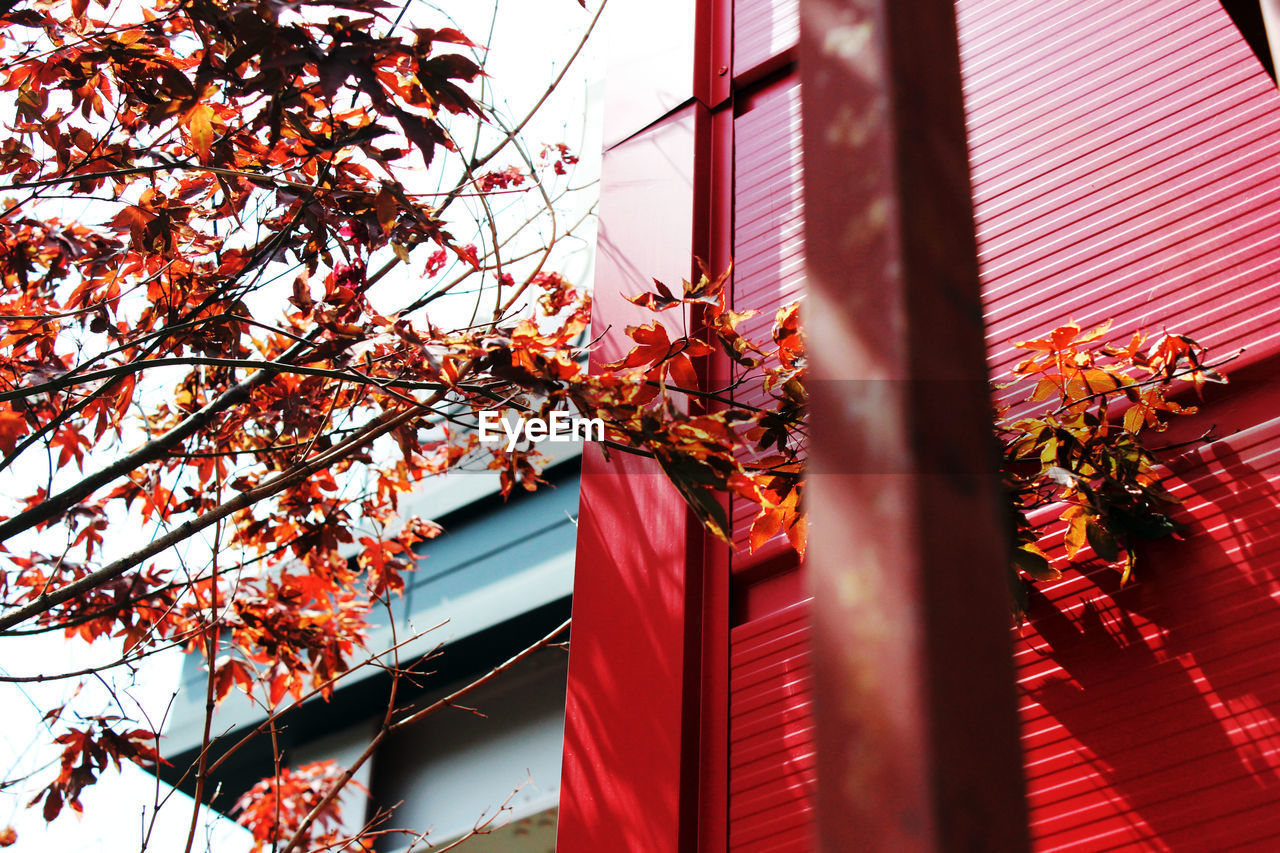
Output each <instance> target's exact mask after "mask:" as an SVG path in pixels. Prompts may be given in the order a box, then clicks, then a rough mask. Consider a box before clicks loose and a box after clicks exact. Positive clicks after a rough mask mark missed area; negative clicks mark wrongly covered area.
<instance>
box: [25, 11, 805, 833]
mask: <svg viewBox="0 0 1280 853" xmlns="http://www.w3.org/2000/svg"><path fill="white" fill-rule="evenodd" d="M406 8H407V7H406ZM406 8H399V7H395V6H393V5H391V4H388V3H386V2H383V0H335V2H333V3H329V4H326V6H323V7H316V6H311V5H307V4H301V3H294V2H278V3H277V2H261V3H256V2H238V0H154V2H146V3H142V4H138V5H130V6H127V7H119V8H118V7H115V6H110V5H105V4H104V5H103V6H102V7H101V8H99V6H96V5H95V6H93V7H92V8H91V6H90V4H89V2H88V0H69V2H38V3H35V4H33V5H31V6H29V7H28V6H22V7H19V6H18V5H17V4H13V3H9V4H5V11H4V13H3V15H2V16H0V38H2V39H3V42H2V44H0V92H4V93H6V96H7V97H9V98H10V99H11V102H12V104H13V109H14V120H13V123H12V128H11V129H9V130H7V131H6V132H5V133H4V135H3V136H2V137H0V179H3V181H4V186H3V193H4V202H3V214H0V229H3V238H4V239H3V243H2V246H3V248H2V249H0V275H3V285H2V286H0V322H3V326H4V334H3V338H0V452H2V453H3V459H0V472H6V473H7V475H8V476H9V477H10V479H11V481H13V482H15V483H22V484H23V485H24V486H28V485H30V486H32V487H31V488H27V489H26V491H25V492H24V493H23V494H20V495H18V496H16V500H15V501H14V502H13V504H12V505H11V506H9V507H8V508H7V509H6V510H5V511H4V512H3V514H2V517H0V549H3V551H2V557H3V560H4V568H5V571H4V575H3V578H2V579H0V599H2V600H3V609H2V612H0V634H6V635H11V636H16V635H20V634H30V633H32V632H51V633H61V634H64V635H66V636H68V637H78V638H80V639H82V640H84V641H86V642H89V643H99V644H101V643H118V644H119V649H120V657H119V659H118V660H117V661H116V662H115V663H114V664H112V665H111V666H107V667H99V666H94V667H90V668H88V669H86V670H84V671H81V672H68V673H41V674H38V675H36V676H20V677H14V676H9V677H8V679H9V680H23V679H24V678H40V679H48V678H63V677H65V678H86V679H88V678H96V677H97V676H98V675H100V674H101V673H102V672H103V671H104V669H106V670H109V669H111V668H112V667H114V666H129V665H132V664H134V663H136V662H137V661H139V660H141V659H142V658H144V657H146V656H148V655H151V654H154V653H156V652H157V651H160V650H163V649H165V648H170V647H173V646H180V647H182V648H185V649H186V650H187V651H189V652H190V653H193V654H199V655H201V656H202V657H203V658H204V660H205V662H206V665H207V668H208V682H207V690H208V698H209V708H210V710H209V714H210V715H211V713H212V707H213V704H214V703H215V702H216V701H218V700H220V699H222V698H224V697H225V696H227V695H228V694H229V693H230V692H231V691H233V690H244V691H246V692H248V693H250V694H252V695H254V696H255V697H256V700H257V701H259V702H260V703H261V704H262V706H263V707H264V708H265V709H267V711H268V713H269V714H271V715H274V714H277V713H279V712H280V711H281V710H282V709H284V708H285V707H288V706H289V705H290V704H294V703H297V702H301V701H303V700H305V699H307V698H309V697H312V696H319V697H324V696H327V695H328V694H329V693H330V692H331V691H332V690H333V687H334V685H335V683H337V682H338V681H339V680H340V679H341V678H342V677H343V676H344V674H345V673H347V672H349V671H350V670H351V668H352V667H353V666H357V665H359V664H360V663H361V662H370V661H375V662H376V661H380V660H381V659H382V656H383V654H384V653H385V652H386V651H387V650H378V649H365V648H362V643H363V639H364V637H365V636H366V634H367V628H368V620H369V613H370V611H371V609H372V608H374V607H375V606H376V605H377V603H378V602H379V601H386V600H388V598H389V597H391V596H394V595H396V594H398V593H399V591H400V590H401V589H402V588H403V585H404V579H403V576H404V573H405V572H408V571H412V569H413V564H414V556H413V548H414V546H415V545H416V544H417V543H419V542H421V541H422V540H424V539H428V538H431V537H432V536H435V535H436V534H437V533H438V528H437V527H436V526H435V525H434V524H433V523H432V522H431V521H430V520H429V519H419V518H403V517H402V515H401V512H400V505H399V500H400V498H401V496H402V495H404V494H405V493H407V492H408V491H410V490H412V489H413V488H414V487H415V486H416V485H417V484H418V483H419V482H421V481H422V479H423V478H425V477H428V476H435V475H439V474H443V473H446V472H448V471H451V470H455V469H458V468H460V467H463V466H475V465H477V464H479V465H481V466H487V467H489V468H493V469H496V470H498V471H500V474H501V477H502V488H503V491H504V493H507V492H509V491H511V490H512V489H514V488H527V489H533V488H536V487H537V485H538V484H539V476H538V465H539V456H538V454H537V452H536V448H535V447H534V446H533V445H532V444H531V443H528V442H526V443H523V444H518V445H516V446H511V447H508V446H506V445H503V444H496V445H495V444H482V443H481V442H480V441H479V438H478V433H477V430H476V426H477V423H478V421H479V420H480V418H481V413H482V412H487V411H502V412H506V413H508V414H509V416H513V417H516V418H519V419H523V420H530V419H532V418H534V417H541V418H548V417H550V416H551V413H553V412H572V413H575V414H577V415H579V416H581V417H583V418H597V419H600V420H601V421H602V422H603V423H604V424H605V426H606V428H607V429H606V436H605V439H604V441H603V442H602V443H603V445H604V446H606V447H607V448H609V449H610V450H611V451H615V452H628V453H641V454H645V455H649V456H652V457H655V458H656V459H657V461H658V463H659V464H660V465H661V467H662V469H663V470H664V471H665V472H666V473H667V475H668V476H669V478H670V479H671V480H672V482H673V483H674V484H675V485H676V487H677V488H678V489H679V490H680V491H681V493H682V494H683V495H684V496H685V497H686V498H687V500H688V501H689V503H690V506H691V507H692V509H693V510H694V511H695V512H696V513H697V514H698V515H699V517H700V518H702V519H703V520H704V521H705V523H706V524H707V526H708V529H709V530H710V531H711V532H712V533H713V534H714V535H716V536H719V537H720V538H722V539H727V538H728V537H729V536H730V534H731V531H730V530H729V521H728V516H727V514H726V512H725V509H724V500H725V498H724V497H723V495H724V494H727V493H730V492H731V493H733V494H734V495H736V496H738V498H739V499H744V500H749V501H751V502H753V503H755V504H757V505H758V506H759V512H758V515H757V519H756V522H755V524H754V526H753V529H752V531H751V537H750V538H751V540H752V542H753V544H755V543H758V542H760V541H763V540H765V539H768V538H770V537H772V536H774V535H776V534H777V533H778V532H779V531H784V532H785V533H786V534H787V535H788V536H789V537H790V538H791V540H792V542H793V543H794V544H795V547H796V548H797V549H799V550H803V545H804V523H803V516H802V513H801V510H800V498H801V492H802V483H801V481H800V472H801V463H800V462H799V461H798V460H799V458H800V454H801V453H802V449H803V441H804V439H803V435H804V430H803V405H804V393H803V379H804V360H803V350H802V346H801V343H800V341H801V337H800V328H799V322H798V317H797V313H796V310H795V308H794V306H791V307H789V308H787V309H783V310H782V311H780V312H779V314H778V317H777V318H776V319H777V322H776V323H775V328H774V332H773V339H772V340H771V341H748V340H746V339H744V338H743V337H742V336H741V335H740V334H739V333H738V332H737V330H736V327H737V325H738V323H739V322H740V321H741V320H742V319H743V317H744V316H746V315H744V314H739V313H735V312H734V311H732V310H731V309H730V307H729V306H728V305H727V295H726V290H725V285H726V282H727V280H728V272H727V271H726V272H724V273H720V274H714V273H711V272H710V271H704V274H703V275H702V276H701V277H695V280H694V281H691V282H685V283H683V287H682V288H678V289H677V290H676V291H675V292H673V291H672V290H671V289H669V288H668V287H666V286H665V285H663V284H660V283H655V290H654V291H653V292H652V293H649V294H645V295H643V296H641V297H639V298H638V299H637V302H638V303H639V304H642V305H646V306H648V307H649V308H651V309H653V310H654V312H655V314H656V315H657V317H656V318H655V320H654V321H653V322H652V323H649V324H646V325H643V326H640V327H636V328H632V329H629V330H628V334H629V335H630V336H631V338H632V339H633V341H634V347H633V349H632V350H631V352H630V353H629V354H628V355H627V356H626V357H625V358H623V359H622V360H620V361H618V362H617V363H616V364H613V365H611V366H610V367H609V369H608V370H607V371H606V372H605V373H603V374H599V375H589V374H588V372H587V370H586V368H585V364H584V359H583V353H584V352H585V349H586V348H587V347H588V346H589V345H590V339H589V337H588V322H589V308H590V300H589V296H588V295H587V294H586V293H585V292H583V290H582V289H581V288H580V287H576V286H575V285H574V284H572V283H571V282H570V281H569V280H568V279H567V278H565V277H564V276H563V275H561V274H560V273H558V272H556V271H555V270H554V268H553V267H554V262H555V257H556V256H555V254H554V250H555V247H556V245H557V243H558V242H559V241H560V240H561V239H562V238H563V236H564V234H565V233H572V230H573V226H572V225H570V226H569V227H568V228H566V227H564V225H563V223H557V220H556V218H555V217H556V212H557V209H558V205H559V202H560V201H561V199H562V198H563V197H564V196H565V193H566V192H568V189H567V188H566V186H565V183H564V181H563V180H561V176H563V175H565V174H566V172H568V171H570V169H571V167H572V165H573V164H574V162H575V161H576V157H575V156H574V154H573V152H572V151H571V149H570V148H569V147H568V146H567V145H565V144H564V143H559V142H557V143H552V144H549V145H544V146H542V147H541V148H535V147H531V146H530V145H529V144H527V143H526V142H525V141H524V140H523V139H522V135H521V134H522V130H523V129H524V127H525V126H526V123H527V122H528V120H529V117H528V116H524V117H517V118H515V119H508V118H506V117H504V116H503V115H502V114H501V112H500V111H499V110H496V109H495V108H493V106H492V104H493V103H494V100H493V99H492V98H486V97H485V92H486V87H487V86H488V83H489V81H488V79H487V75H486V74H485V70H484V67H485V59H484V50H483V48H482V47H478V46H477V45H476V44H475V43H474V42H473V41H472V40H471V39H470V38H468V36H467V35H464V34H463V33H462V32H460V31H459V30H458V29H456V28H453V27H450V26H437V27H434V28H428V27H421V26H411V25H409V24H407V23H405V12H406ZM602 9H603V4H602V5H601V7H600V9H598V10H597V11H596V12H595V13H594V16H595V17H598V16H599V13H600V11H601V10H602ZM439 23H447V22H445V21H440V22H439ZM593 25H594V18H592V26H593ZM587 31H588V32H589V31H590V27H588V28H587ZM575 55H576V54H575ZM561 74H563V72H561ZM558 79H559V78H557V81H553V82H552V84H551V87H550V88H549V89H548V94H549V93H550V91H551V89H554V86H555V84H556V82H558ZM544 99H545V97H544ZM539 103H541V100H540V101H539ZM535 109H536V107H535ZM514 197H522V198H523V197H528V198H532V199H534V201H535V204H534V205H533V206H532V212H529V213H527V215H526V214H525V213H522V212H521V211H520V210H516V211H514V212H511V211H508V212H506V213H504V208H505V207H506V206H507V205H506V202H507V201H508V200H509V199H511V198H514ZM466 202H471V203H472V204H473V205H474V207H473V211H472V212H467V211H464V210H462V209H461V208H463V206H464V203H466ZM526 210H527V208H526ZM534 222H537V223H550V225H548V226H547V227H548V228H549V234H548V236H547V238H546V239H545V240H543V241H541V242H539V243H537V244H536V245H535V246H534V247H533V248H529V243H528V240H527V239H525V237H524V236H522V235H526V234H527V233H528V232H529V231H531V230H533V229H532V227H531V223H534ZM464 229H467V230H464ZM471 230H474V231H475V232H476V234H477V236H476V237H474V238H473V237H471V236H470V231H471ZM668 318H674V319H668ZM717 349H723V350H724V351H725V352H726V353H727V355H728V357H730V358H731V359H732V360H733V361H734V363H735V364H736V366H737V371H738V375H737V378H736V379H735V382H734V384H733V385H732V386H730V387H728V388H708V387H705V385H704V384H703V383H702V382H701V380H700V376H701V375H703V374H700V372H699V370H698V362H699V360H702V359H706V358H708V357H710V356H711V355H712V353H713V352H715V351H716V350H717ZM752 381H759V382H762V383H763V384H764V387H765V388H766V389H767V390H768V391H769V392H770V395H771V399H772V400H773V401H774V403H775V405H773V406H771V407H770V408H768V409H761V408H754V407H750V406H744V405H741V404H740V403H738V402H736V401H735V397H734V396H733V392H734V389H735V388H736V387H737V386H738V385H740V384H741V383H745V382H752ZM748 451H750V452H748ZM139 528H140V529H139ZM125 529H129V530H131V531H136V533H131V534H130V535H128V536H122V535H116V534H117V533H118V532H120V531H122V530H125ZM135 543H144V544H141V545H136V544H135ZM350 551H354V554H355V556H354V558H353V559H352V558H349V552H350ZM554 640H555V636H554V635H553V636H550V637H547V638H545V639H544V640H543V641H542V644H545V643H550V642H553V641H554ZM431 710H433V709H431V708H426V709H405V708H401V707H398V706H396V705H395V703H394V702H391V703H390V704H389V705H388V710H387V716H386V719H385V721H384V723H383V725H382V727H381V728H380V729H379V733H378V734H377V735H376V736H375V738H374V743H372V744H371V746H370V750H372V749H373V748H374V747H375V746H376V745H377V741H378V739H379V738H384V737H385V736H386V734H387V733H388V732H391V731H394V730H395V729H396V727H399V726H403V725H407V724H408V722H409V721H411V720H415V719H419V718H421V717H422V716H423V715H424V714H426V713H430V712H431ZM209 719H211V717H210V716H207V717H206V725H205V733H206V739H207V740H209V739H212V737H213V732H212V731H211V727H210V725H209ZM48 721H49V723H50V726H51V727H52V729H53V731H54V733H55V734H54V737H55V739H56V743H57V745H58V747H59V749H60V751H61V759H60V762H59V765H58V767H57V768H56V771H57V772H56V773H55V774H54V778H53V779H52V781H49V782H48V784H47V785H46V786H45V787H43V788H42V789H41V790H40V792H39V794H38V795H37V796H36V798H35V800H33V803H36V804H38V805H39V806H40V807H41V808H42V809H43V814H44V816H45V818H46V819H48V820H54V819H55V818H57V817H58V816H59V814H60V813H62V811H63V809H64V807H65V806H67V805H70V806H72V807H73V808H78V807H79V794H80V792H81V791H82V790H83V789H84V787H85V786H86V785H89V784H92V783H93V782H94V781H95V780H96V779H97V778H98V776H99V774H100V773H101V772H102V771H103V770H104V769H105V768H106V767H107V766H108V765H109V764H111V763H113V762H114V763H115V764H117V765H118V764H119V762H120V761H121V760H131V761H136V762H141V763H147V762H154V761H155V760H157V758H158V755H157V752H156V738H157V736H158V735H157V732H156V731H155V730H154V728H153V727H152V726H151V725H149V724H147V723H145V722H138V721H131V720H127V719H124V715H123V714H121V715H114V714H113V715H105V714H104V715H97V716H93V717H90V718H85V719H81V720H79V721H75V720H64V719H62V717H61V709H50V714H49V717H48ZM368 754H370V753H369V752H366V756H367V755H368ZM204 755H205V753H202V758H201V761H200V762H199V766H197V767H196V768H194V769H193V772H194V773H195V779H196V785H195V787H196V791H197V800H199V799H200V798H201V797H202V796H203V795H204V794H206V793H207V792H206V791H205V790H204V785H205V781H206V779H207V777H208V773H209V772H210V770H211V768H210V767H209V766H208V762H207V760H206V758H205V757H204ZM361 760H364V759H361ZM351 773H352V768H331V767H324V768H292V769H290V768H282V769H281V770H280V772H279V774H277V777H276V778H275V779H273V780H270V781H269V782H266V783H264V785H265V787H264V788H262V789H261V790H259V791H257V793H256V794H254V795H252V796H251V797H250V798H249V799H248V800H247V801H246V802H245V803H244V805H243V814H244V815H245V816H246V822H247V823H249V824H251V825H252V828H253V830H254V833H255V837H256V838H257V839H258V840H259V843H260V845H262V846H264V847H265V846H268V845H269V846H271V847H273V848H279V849H281V850H285V851H293V850H303V849H325V848H326V847H327V846H331V845H333V844H334V843H335V841H337V839H335V837H334V832H335V831H336V830H335V829H334V824H333V821H332V820H331V818H332V810H333V808H334V807H335V804H336V802H337V798H338V797H339V795H340V793H341V791H342V789H343V787H344V786H345V785H347V784H348V783H349V781H350V778H351ZM299 786H300V787H299ZM293 788H298V789H299V790H301V789H306V790H308V791H310V792H312V795H311V796H310V797H309V798H308V797H305V796H301V795H299V796H297V797H294V798H293V799H291V800H290V802H291V803H292V804H293V807H292V808H291V809H281V808H279V807H277V806H276V805H274V804H278V803H280V802H282V800H283V798H284V791H285V790H287V789H288V790H292V789H293ZM271 792H274V794H272V793H271ZM299 804H301V806H299ZM191 826H192V831H191V834H190V836H189V838H188V842H187V847H188V849H190V848H191V847H192V845H193V843H194V830H195V820H194V816H193V820H192V824H191ZM371 831H373V830H371ZM365 841H367V838H366V839H364V840H359V839H357V840H356V841H354V842H352V843H356V844H362V843H365Z"/></svg>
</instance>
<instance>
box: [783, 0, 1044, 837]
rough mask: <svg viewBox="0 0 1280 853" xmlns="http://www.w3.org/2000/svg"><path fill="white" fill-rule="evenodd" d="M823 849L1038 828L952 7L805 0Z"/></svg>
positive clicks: (813, 570)
mask: <svg viewBox="0 0 1280 853" xmlns="http://www.w3.org/2000/svg"><path fill="white" fill-rule="evenodd" d="M799 68H800V73H801V84H802V87H803V99H802V100H803V125H804V128H803V131H804V162H805V169H806V181H805V210H806V214H807V216H806V222H805V231H806V241H805V254H806V263H807V267H806V279H807V284H808V288H809V292H808V296H807V299H808V303H807V304H808V306H809V311H808V314H807V331H808V336H809V338H808V339H809V358H810V361H809V364H810V369H811V374H810V375H811V382H810V396H809V403H810V418H811V424H812V427H811V428H812V436H813V439H812V442H811V446H810V458H809V471H810V476H809V479H808V486H807V489H808V491H807V494H806V497H807V500H808V507H809V520H810V530H811V531H812V537H811V541H810V543H809V549H808V553H807V557H806V558H807V560H808V566H807V571H808V572H809V577H810V585H811V588H812V589H813V590H814V593H815V594H814V598H813V602H812V609H813V648H812V657H813V672H814V678H813V690H814V718H815V723H816V729H815V731H816V736H817V743H818V749H817V761H818V789H817V796H816V812H815V814H816V820H817V833H818V839H819V848H818V849H819V850H822V851H824V853H827V851H830V853H835V851H846V850H870V851H893V852H894V853H908V851H973V850H992V851H1009V853H1014V851H1019V850H1023V849H1025V847H1026V842H1025V831H1026V829H1025V813H1024V811H1023V809H1024V803H1025V800H1024V796H1023V789H1022V779H1021V767H1020V758H1021V756H1020V753H1019V749H1018V740H1017V728H1016V723H1017V717H1016V715H1015V707H1014V703H1013V678H1012V676H1013V667H1012V663H1011V661H1010V659H1009V637H1008V634H1007V629H1006V625H1007V618H1008V597H1007V591H1006V590H1005V589H1003V588H1002V587H1003V584H1002V580H1001V576H1002V571H1003V570H1002V565H1003V564H1005V563H1006V561H1007V555H1006V554H1005V549H1004V547H1003V545H1002V538H1003V537H1002V525H1001V515H1000V510H999V500H1000V486H999V482H998V480H997V478H995V477H991V476H989V474H990V468H989V465H990V463H989V462H988V461H987V455H986V454H987V453H989V451H990V446H989V438H988V437H987V436H988V432H989V429H990V416H989V412H988V407H987V402H988V400H987V394H986V390H985V383H984V381H983V380H984V379H985V374H986V371H985V369H984V364H983V355H984V351H983V338H982V327H981V308H980V298H979V292H978V269H977V262H976V257H975V254H976V251H975V247H974V241H973V227H972V212H971V207H970V204H971V203H970V187H969V181H968V177H969V175H968V164H967V162H966V147H965V127H964V114H963V108H962V104H961V93H960V69H959V63H958V59H957V57H956V41H955V29H954V12H953V7H952V4H951V3H950V2H946V0H937V2H935V1H934V0H853V2H849V0H802V7H801V42H800V49H799Z"/></svg>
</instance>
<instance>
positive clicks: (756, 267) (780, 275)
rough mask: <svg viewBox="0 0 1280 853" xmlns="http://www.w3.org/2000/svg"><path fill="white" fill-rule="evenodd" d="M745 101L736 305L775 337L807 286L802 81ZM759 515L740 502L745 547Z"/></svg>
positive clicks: (755, 399)
mask: <svg viewBox="0 0 1280 853" xmlns="http://www.w3.org/2000/svg"><path fill="white" fill-rule="evenodd" d="M792 14H794V7H793V8H792ZM742 101H743V103H744V104H745V107H744V106H740V107H739V112H738V115H737V116H736V117H735V119H734V139H735V148H734V170H733V171H734V194H733V208H734V230H733V259H734V277H733V304H734V308H735V309H736V310H738V311H743V310H747V309H754V310H756V311H758V312H759V313H758V314H756V315H755V316H754V317H751V318H749V319H747V320H744V321H743V323H742V325H741V326H739V329H740V330H741V331H742V333H743V334H745V335H747V336H748V337H749V338H751V339H753V340H765V341H767V340H769V335H770V332H771V330H772V328H773V322H774V316H775V314H776V312H777V309H778V308H779V307H781V306H782V305H785V304H787V303H789V302H793V301H795V300H796V299H798V298H800V296H801V295H802V293H803V290H804V235H803V228H804V216H803V210H802V202H803V192H804V185H803V184H802V182H801V162H800V86H799V81H798V80H797V79H796V78H795V77H794V76H791V77H788V78H785V79H783V80H781V81H778V82H777V83H775V84H773V85H771V86H768V87H766V88H765V89H763V90H762V91H760V92H758V93H755V94H753V95H752V96H750V98H743V99H742ZM735 397H736V398H737V399H739V400H741V401H743V402H745V403H748V404H751V405H767V404H768V402H769V400H770V396H769V394H768V393H767V392H765V391H764V389H763V388H761V387H759V386H756V387H745V388H743V389H742V390H741V391H740V392H738V393H736V394H735ZM753 515H754V508H753V505H752V504H750V503H748V502H746V501H741V500H739V501H735V502H734V504H733V527H734V541H735V545H736V547H737V548H738V549H743V548H745V547H746V543H747V533H748V531H749V530H750V525H751V519H752V517H753Z"/></svg>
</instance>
